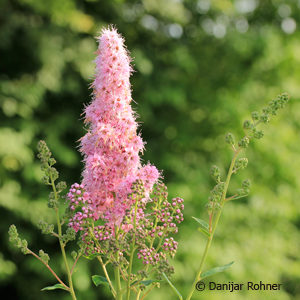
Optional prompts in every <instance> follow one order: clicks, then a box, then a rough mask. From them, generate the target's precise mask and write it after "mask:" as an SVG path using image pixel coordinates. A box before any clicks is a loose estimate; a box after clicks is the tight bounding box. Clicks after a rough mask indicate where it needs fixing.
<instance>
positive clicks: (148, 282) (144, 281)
mask: <svg viewBox="0 0 300 300" xmlns="http://www.w3.org/2000/svg"><path fill="white" fill-rule="evenodd" d="M158 281H159V280H152V279H148V280H143V281H141V282H140V283H141V284H143V285H145V286H148V285H150V284H151V283H153V282H158Z"/></svg>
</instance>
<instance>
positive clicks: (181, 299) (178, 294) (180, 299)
mask: <svg viewBox="0 0 300 300" xmlns="http://www.w3.org/2000/svg"><path fill="white" fill-rule="evenodd" d="M162 274H163V276H164V277H165V279H166V280H167V282H168V284H169V285H170V287H171V288H172V290H173V291H174V292H175V294H176V295H177V296H178V298H179V300H183V297H182V295H181V294H180V293H179V291H178V290H177V289H176V287H175V286H174V285H173V283H172V282H171V281H170V279H169V278H168V277H167V275H166V274H165V273H162Z"/></svg>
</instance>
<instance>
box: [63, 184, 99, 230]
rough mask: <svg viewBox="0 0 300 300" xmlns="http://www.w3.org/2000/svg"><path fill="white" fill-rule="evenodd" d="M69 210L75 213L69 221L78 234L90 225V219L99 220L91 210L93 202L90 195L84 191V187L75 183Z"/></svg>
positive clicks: (71, 189) (70, 192)
mask: <svg viewBox="0 0 300 300" xmlns="http://www.w3.org/2000/svg"><path fill="white" fill-rule="evenodd" d="M67 197H68V199H69V209H70V211H71V212H72V213H73V214H72V217H71V219H70V220H69V226H70V227H72V228H73V229H74V230H75V231H76V232H78V231H79V230H83V229H84V227H85V225H87V224H88V223H89V219H93V220H97V218H98V216H97V214H96V213H95V212H93V210H92V209H91V206H90V205H91V200H90V197H89V194H88V193H87V192H85V191H84V188H83V185H82V184H78V183H74V184H73V185H72V186H71V188H70V191H69V193H68V194H67Z"/></svg>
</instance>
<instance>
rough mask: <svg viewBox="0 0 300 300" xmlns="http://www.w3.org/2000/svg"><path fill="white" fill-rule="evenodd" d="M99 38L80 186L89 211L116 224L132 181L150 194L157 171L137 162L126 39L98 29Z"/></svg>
mask: <svg viewBox="0 0 300 300" xmlns="http://www.w3.org/2000/svg"><path fill="white" fill-rule="evenodd" d="M98 40H99V48H98V51H97V55H98V56H97V58H96V74H95V80H94V82H93V84H92V87H93V101H92V102H91V103H90V105H89V106H87V107H86V108H85V122H86V123H87V124H88V132H87V133H86V135H85V136H84V137H83V138H82V139H81V147H80V150H81V152H82V153H83V155H84V162H85V168H84V171H83V180H82V184H83V186H84V188H85V190H86V192H87V193H88V194H89V195H90V198H91V199H90V200H91V206H92V209H93V210H94V211H95V212H96V213H98V214H99V215H100V216H102V217H105V218H107V219H108V221H109V222H110V223H114V224H118V225H119V224H120V223H121V222H122V219H123V216H124V215H125V213H126V210H127V209H129V208H130V206H131V205H132V203H131V202H130V200H129V199H128V194H129V193H130V192H131V186H132V183H133V182H134V181H136V180H137V179H141V180H142V181H143V183H144V185H145V191H146V196H148V195H149V193H150V192H151V190H152V187H153V184H154V183H155V182H156V181H157V180H158V177H159V172H158V171H157V169H156V167H154V166H151V165H149V164H148V165H146V166H144V167H143V166H142V165H141V162H140V157H139V154H140V153H141V152H143V149H144V142H143V140H142V138H141V137H140V135H138V134H137V123H136V120H135V116H134V112H133V110H132V108H131V106H130V102H131V101H132V98H131V86H130V82H129V77H130V75H131V73H132V68H131V66H130V58H129V56H128V52H127V50H126V49H125V47H124V40H123V38H122V37H121V36H120V34H119V33H118V32H117V31H116V30H115V29H114V28H109V29H104V30H102V32H101V35H100V37H99V38H98Z"/></svg>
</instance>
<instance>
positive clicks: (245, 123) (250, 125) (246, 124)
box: [243, 120, 252, 129]
mask: <svg viewBox="0 0 300 300" xmlns="http://www.w3.org/2000/svg"><path fill="white" fill-rule="evenodd" d="M243 127H244V129H250V128H251V127H252V123H251V121H249V120H246V121H245V122H244V124H243Z"/></svg>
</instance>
